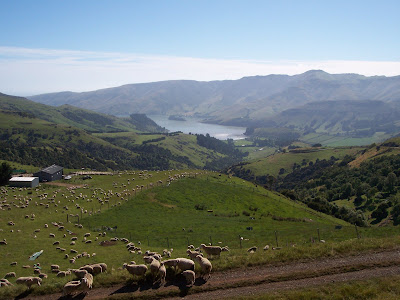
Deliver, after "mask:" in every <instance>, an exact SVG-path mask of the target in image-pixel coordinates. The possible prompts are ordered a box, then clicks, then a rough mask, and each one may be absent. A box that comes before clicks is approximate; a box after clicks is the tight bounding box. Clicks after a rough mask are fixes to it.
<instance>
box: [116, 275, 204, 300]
mask: <svg viewBox="0 0 400 300" xmlns="http://www.w3.org/2000/svg"><path fill="white" fill-rule="evenodd" d="M205 283H206V281H205V280H204V279H203V278H197V279H196V281H195V283H194V286H201V285H203V284H205ZM171 286H175V287H177V288H178V289H179V293H178V294H175V295H179V296H180V297H184V296H187V295H188V294H189V291H190V289H191V287H189V286H187V285H186V279H185V277H184V276H183V275H182V274H177V275H176V276H175V275H174V274H173V273H172V272H168V271H167V278H166V283H165V284H161V283H160V282H154V283H153V282H152V280H151V278H150V277H149V278H146V279H144V280H139V281H137V282H135V281H133V280H129V281H128V282H127V284H126V285H124V286H123V287H121V288H119V289H118V290H116V291H114V292H112V293H111V294H110V295H116V294H128V293H135V292H143V291H147V290H158V289H160V288H162V287H165V288H167V287H171ZM173 293H174V292H173Z"/></svg>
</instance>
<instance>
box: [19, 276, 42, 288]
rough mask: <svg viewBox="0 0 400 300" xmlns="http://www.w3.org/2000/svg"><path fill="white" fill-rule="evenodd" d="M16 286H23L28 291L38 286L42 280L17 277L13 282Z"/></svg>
mask: <svg viewBox="0 0 400 300" xmlns="http://www.w3.org/2000/svg"><path fill="white" fill-rule="evenodd" d="M15 283H17V284H25V285H26V286H27V287H28V288H29V289H30V288H31V286H32V285H35V284H37V285H39V286H40V284H41V283H42V278H40V277H31V276H30V277H19V278H17V280H16V281H15Z"/></svg>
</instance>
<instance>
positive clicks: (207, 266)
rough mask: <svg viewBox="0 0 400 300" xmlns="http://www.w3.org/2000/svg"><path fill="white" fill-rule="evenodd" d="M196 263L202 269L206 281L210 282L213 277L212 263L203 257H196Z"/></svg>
mask: <svg viewBox="0 0 400 300" xmlns="http://www.w3.org/2000/svg"><path fill="white" fill-rule="evenodd" d="M196 261H197V262H198V263H199V265H200V267H201V273H202V277H203V279H204V280H208V279H209V278H210V276H211V270H212V264H211V262H210V261H209V260H208V259H207V258H205V257H202V256H201V255H197V256H196Z"/></svg>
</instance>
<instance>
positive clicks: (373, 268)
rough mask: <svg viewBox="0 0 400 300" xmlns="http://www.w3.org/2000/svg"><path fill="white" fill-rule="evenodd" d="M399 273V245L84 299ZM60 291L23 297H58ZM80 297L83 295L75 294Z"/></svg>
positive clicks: (205, 294)
mask: <svg viewBox="0 0 400 300" xmlns="http://www.w3.org/2000/svg"><path fill="white" fill-rule="evenodd" d="M390 275H400V249H396V250H390V251H383V252H370V253H363V254H360V255H357V256H346V257H339V258H338V257H335V258H325V259H318V260H307V261H302V262H294V263H289V264H280V265H263V266H256V267H251V268H238V269H233V270H228V271H223V272H214V273H212V276H211V278H210V280H209V281H208V282H204V281H203V280H201V279H200V278H198V279H196V282H195V285H194V287H193V288H190V289H187V288H185V287H183V286H182V278H180V277H179V276H178V277H177V279H176V280H175V281H173V282H168V283H167V284H166V285H165V286H162V287H155V286H150V285H148V286H143V285H142V286H137V285H135V284H133V285H129V286H127V285H122V284H121V285H116V286H113V287H108V288H97V289H93V290H92V291H90V292H89V294H88V295H87V296H86V297H84V299H104V298H111V299H112V298H114V297H121V296H126V297H129V298H135V297H139V298H140V297H142V296H143V297H145V296H147V297H151V298H168V296H171V295H172V296H173V297H176V299H178V298H182V297H185V298H188V299H220V298H228V297H233V296H243V297H246V296H250V295H257V294H263V293H267V292H268V293H270V292H272V291H278V290H290V289H296V288H302V287H312V286H317V285H323V284H326V283H330V282H345V281H349V280H365V279H370V278H376V277H383V276H390ZM60 297H61V294H53V295H46V296H40V297H30V296H29V295H28V296H27V297H24V299H43V300H44V299H59V298H60ZM77 299H82V297H79V296H78V297H77Z"/></svg>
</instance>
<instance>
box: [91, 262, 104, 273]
mask: <svg viewBox="0 0 400 300" xmlns="http://www.w3.org/2000/svg"><path fill="white" fill-rule="evenodd" d="M90 266H91V267H92V269H93V271H92V272H89V273H91V274H92V275H97V274H100V273H101V272H102V271H103V268H102V267H101V266H100V265H99V264H93V265H90Z"/></svg>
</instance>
